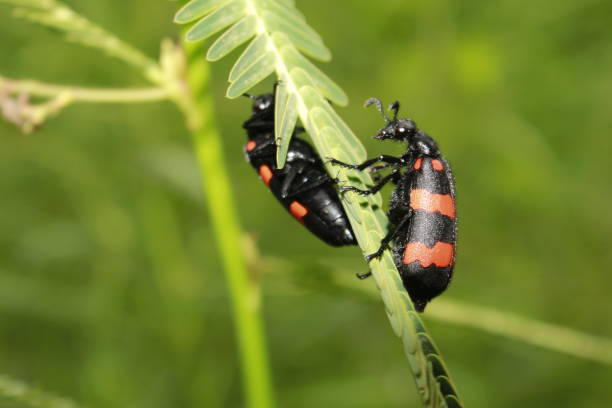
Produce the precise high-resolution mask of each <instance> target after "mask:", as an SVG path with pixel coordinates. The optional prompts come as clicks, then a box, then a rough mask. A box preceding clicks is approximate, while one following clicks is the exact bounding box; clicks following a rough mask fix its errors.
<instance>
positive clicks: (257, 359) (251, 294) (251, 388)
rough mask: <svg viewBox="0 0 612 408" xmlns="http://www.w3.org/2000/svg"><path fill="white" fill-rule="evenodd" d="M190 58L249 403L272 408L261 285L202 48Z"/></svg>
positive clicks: (202, 154) (197, 133) (208, 193)
mask: <svg viewBox="0 0 612 408" xmlns="http://www.w3.org/2000/svg"><path fill="white" fill-rule="evenodd" d="M188 53H189V63H188V73H187V75H188V81H189V87H190V89H191V93H192V100H193V103H192V104H191V109H185V105H183V107H184V111H185V114H186V115H187V119H188V123H189V124H190V126H191V130H192V133H193V140H194V144H195V149H196V156H197V160H198V163H199V166H200V170H201V173H202V179H203V182H204V192H205V197H206V201H207V204H208V207H209V211H210V218H211V221H212V224H213V231H214V234H215V239H216V241H217V245H218V246H219V250H220V253H221V257H222V262H223V268H224V271H225V274H226V277H227V282H228V287H229V292H230V299H231V302H232V306H233V312H234V324H235V330H236V337H237V341H238V347H239V351H240V359H241V363H242V372H243V382H244V387H245V393H246V399H247V402H248V406H249V407H251V408H268V407H273V406H274V401H273V393H272V385H271V376H270V369H269V363H268V356H267V352H266V346H265V339H264V330H263V319H262V316H261V310H260V304H261V302H260V291H259V285H258V282H257V281H256V280H255V279H252V278H251V277H249V275H248V272H247V268H246V262H245V260H244V257H243V255H242V251H241V250H240V248H241V246H242V245H241V240H240V237H241V234H240V227H239V224H238V217H237V215H236V207H235V205H234V202H233V199H232V194H231V192H230V189H229V185H230V182H229V179H228V177H227V171H226V169H225V164H224V160H223V149H222V145H221V139H220V137H219V134H218V132H217V130H216V128H215V125H214V114H213V102H212V98H211V94H210V89H209V81H208V80H209V68H208V65H207V64H206V63H205V61H204V59H203V58H202V48H201V47H190V48H188Z"/></svg>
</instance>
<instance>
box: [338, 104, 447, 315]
mask: <svg viewBox="0 0 612 408" xmlns="http://www.w3.org/2000/svg"><path fill="white" fill-rule="evenodd" d="M370 105H376V107H377V108H378V110H379V111H380V113H381V114H382V116H383V118H384V119H385V122H386V126H385V127H384V128H382V129H381V130H380V131H379V132H378V134H377V135H376V136H374V137H375V138H376V139H379V140H385V139H391V140H395V141H404V142H407V143H408V144H409V146H408V150H407V151H406V153H404V154H403V155H402V156H400V157H395V156H387V155H381V156H378V157H376V158H373V159H370V160H366V161H365V162H363V163H361V164H358V165H353V164H347V163H343V162H340V161H338V160H335V159H331V162H332V163H333V164H337V165H340V166H344V167H347V168H351V169H356V170H360V171H363V170H366V169H368V168H370V167H371V166H372V165H373V164H375V163H378V162H382V163H384V164H382V165H379V166H375V167H372V168H371V172H379V171H381V170H383V169H386V168H392V170H391V173H390V174H388V175H387V176H385V177H383V178H382V179H380V180H379V181H378V183H377V184H376V185H375V186H373V187H372V188H370V189H368V190H360V189H357V188H355V187H350V186H345V187H342V188H341V191H353V192H355V193H357V194H361V195H368V194H374V193H376V192H377V191H379V190H380V189H381V188H382V187H383V186H384V185H385V184H387V183H388V182H389V181H391V182H393V183H394V184H396V188H395V190H394V191H393V194H392V195H391V202H390V204H389V211H388V213H387V215H388V216H389V222H390V224H391V225H390V228H389V233H388V234H387V235H386V236H385V237H384V238H383V240H382V241H381V243H380V248H379V249H378V250H377V251H376V252H375V253H373V254H370V255H368V256H367V257H366V259H367V260H368V262H369V261H371V260H372V259H374V258H378V257H380V256H382V254H383V252H384V251H385V250H386V249H387V247H388V246H389V244H390V243H391V242H392V241H393V243H394V245H393V248H392V251H393V258H394V261H395V265H396V266H397V268H398V270H399V272H400V275H401V278H402V282H403V283H404V287H405V288H406V290H407V291H408V293H409V294H410V297H411V299H412V301H413V303H414V306H415V308H416V310H418V311H419V312H422V311H423V310H424V308H425V305H427V303H428V302H429V301H430V300H431V299H432V298H434V297H436V296H438V295H439V294H440V293H442V292H443V291H444V290H445V289H446V288H447V286H448V284H449V283H450V280H451V277H452V274H453V266H454V264H455V242H456V232H457V216H456V213H455V182H454V178H453V173H452V172H451V168H450V166H449V164H448V162H447V161H446V159H444V157H442V154H441V153H440V150H439V148H438V145H437V143H436V142H435V140H434V139H433V138H432V137H431V136H429V135H428V134H427V133H425V132H423V131H422V130H420V129H418V128H417V126H416V124H415V123H414V122H413V121H412V120H410V119H398V118H397V114H398V111H399V102H394V103H392V104H391V106H390V107H389V110H392V111H394V112H395V114H394V116H393V119H389V118H388V117H387V116H386V115H385V113H384V112H383V108H382V103H381V102H380V100H379V99H376V98H370V99H368V100H367V101H366V104H365V106H366V107H367V106H370ZM369 275H370V273H369V272H368V273H366V274H364V275H359V276H360V277H361V278H366V277H368V276H369Z"/></svg>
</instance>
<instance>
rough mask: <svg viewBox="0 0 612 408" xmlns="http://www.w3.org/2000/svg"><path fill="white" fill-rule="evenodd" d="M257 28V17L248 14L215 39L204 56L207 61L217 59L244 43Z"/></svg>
mask: <svg viewBox="0 0 612 408" xmlns="http://www.w3.org/2000/svg"><path fill="white" fill-rule="evenodd" d="M256 30H257V19H256V18H255V16H253V15H248V16H246V17H244V18H243V19H242V20H240V21H239V22H237V23H236V24H234V25H233V26H232V27H231V28H230V29H229V30H227V31H226V32H225V33H224V34H223V35H222V36H221V37H219V38H218V39H217V41H215V42H214V43H213V45H211V46H210V48H209V49H208V54H207V55H206V58H207V59H208V60H209V61H217V60H219V59H221V58H223V57H225V56H226V55H227V54H229V53H230V52H232V51H233V50H235V49H236V48H237V47H239V46H241V45H242V44H244V43H245V42H246V41H248V40H249V38H251V37H253V36H254V35H255V32H256Z"/></svg>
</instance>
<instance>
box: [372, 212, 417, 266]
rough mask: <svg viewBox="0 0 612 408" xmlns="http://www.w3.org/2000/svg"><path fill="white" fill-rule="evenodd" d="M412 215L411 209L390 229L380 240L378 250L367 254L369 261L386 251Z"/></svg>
mask: <svg viewBox="0 0 612 408" xmlns="http://www.w3.org/2000/svg"><path fill="white" fill-rule="evenodd" d="M411 217H412V211H410V212H409V213H408V214H407V215H406V216H405V217H404V218H403V219H402V220H401V221H400V222H399V223H398V224H397V225H396V226H395V228H393V229H392V230H390V231H389V232H388V233H387V235H385V237H384V238H383V239H382V241H380V247H379V248H378V250H377V251H376V252H374V253H372V254H370V255H367V256H366V258H365V259H366V261H367V262H368V263H369V262H370V261H372V259H376V258H380V257H381V256H382V254H383V253H384V252H385V250H386V249H387V247H388V246H389V244H390V243H391V241H393V240H394V239H395V238H397V236H398V235H399V234H400V233H401V232H402V230H403V227H404V225H406V223H407V222H408V221H409V220H410V218H411Z"/></svg>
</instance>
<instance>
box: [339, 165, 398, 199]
mask: <svg viewBox="0 0 612 408" xmlns="http://www.w3.org/2000/svg"><path fill="white" fill-rule="evenodd" d="M399 171H400V169H395V170H393V171H392V172H391V174H389V175H387V176H385V177H383V178H382V180H380V181H379V182H378V184H376V185H375V186H374V187H372V188H370V189H368V190H360V189H358V188H356V187H352V186H344V187H340V192H343V193H344V192H345V191H352V192H354V193H357V194H359V195H370V194H376V193H378V191H379V190H380V189H381V188H383V187H384V186H385V184H387V183H388V182H389V181H391V180H393V179H394V177H395V176H396V174H397V173H399Z"/></svg>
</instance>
